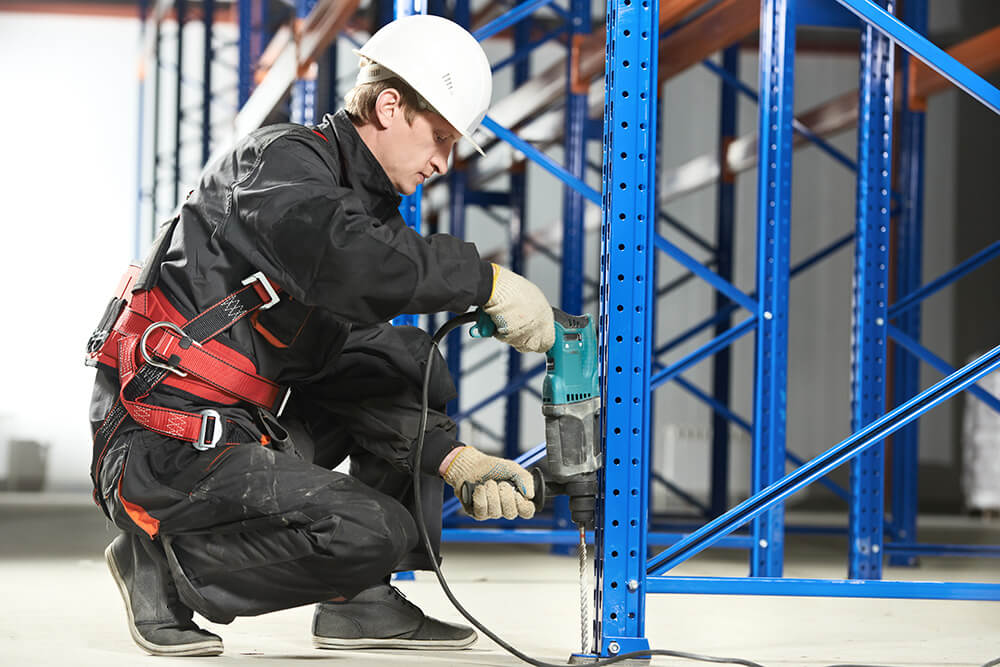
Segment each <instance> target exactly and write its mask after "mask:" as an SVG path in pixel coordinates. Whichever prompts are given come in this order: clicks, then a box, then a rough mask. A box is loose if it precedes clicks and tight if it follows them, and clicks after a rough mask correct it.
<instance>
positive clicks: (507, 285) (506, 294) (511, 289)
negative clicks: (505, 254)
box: [483, 264, 527, 312]
mask: <svg viewBox="0 0 1000 667" xmlns="http://www.w3.org/2000/svg"><path fill="white" fill-rule="evenodd" d="M519 279H520V280H519ZM519 282H520V283H525V282H527V280H525V279H524V278H522V277H521V276H519V275H518V274H516V273H514V272H513V271H509V270H507V269H505V268H503V267H502V266H500V265H499V264H494V265H493V291H492V292H491V293H490V298H489V300H488V301H487V302H486V304H485V305H484V306H483V307H484V308H486V309H487V310H486V312H490V309H492V308H496V307H497V306H499V305H501V304H503V303H505V302H507V301H509V300H510V298H511V297H512V296H515V295H516V292H517V291H518V289H519V288H521V289H523V287H524V285H523V284H522V285H518V283H519Z"/></svg>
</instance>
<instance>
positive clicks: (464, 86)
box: [354, 14, 493, 153]
mask: <svg viewBox="0 0 1000 667" xmlns="http://www.w3.org/2000/svg"><path fill="white" fill-rule="evenodd" d="M354 53H356V54H357V55H359V56H362V57H364V58H367V59H368V60H370V61H372V63H375V65H369V66H367V67H362V68H361V71H360V72H358V78H357V83H358V84H362V83H369V82H372V81H378V80H380V79H385V78H388V77H390V76H393V75H395V76H397V77H399V78H400V79H402V80H403V81H405V82H406V83H407V84H409V85H410V87H411V88H413V90H415V91H416V92H417V94H419V95H420V96H421V97H422V98H424V99H425V100H426V101H427V103H428V104H430V105H431V106H432V107H433V108H434V111H436V112H437V113H439V114H441V116H442V117H443V118H444V119H445V120H446V121H448V122H449V123H451V125H452V127H454V128H455V129H456V130H458V131H459V132H461V133H462V136H463V137H465V138H466V139H468V140H469V143H471V144H472V145H473V146H475V147H476V150H477V151H479V152H480V153H482V152H483V149H482V148H480V147H479V145H478V144H477V143H476V142H475V141H473V139H472V133H473V132H474V131H475V129H476V128H477V127H479V124H480V123H481V122H483V117H484V116H486V110H487V109H488V108H489V106H490V97H491V95H492V93H493V75H492V73H491V71H490V61H489V59H488V58H487V57H486V53H484V52H483V47H482V46H480V45H479V42H478V41H476V38H475V37H473V36H472V35H471V34H469V32H468V31H467V30H465V29H464V28H462V26H460V25H458V24H457V23H455V22H453V21H449V20H448V19H445V18H441V17H440V16H430V15H426V14H413V15H411V16H404V17H403V18H399V19H396V20H395V21H393V22H392V23H388V24H386V25H385V26H383V27H382V28H381V29H380V30H379V31H378V32H376V33H375V34H374V35H372V36H371V39H369V40H368V41H367V42H365V45H364V46H362V47H361V49H360V50H355V51H354ZM385 70H389V71H388V72H386V71H385Z"/></svg>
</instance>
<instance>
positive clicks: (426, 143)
mask: <svg viewBox="0 0 1000 667" xmlns="http://www.w3.org/2000/svg"><path fill="white" fill-rule="evenodd" d="M397 110H398V113H397V114H396V117H395V118H394V119H393V122H392V123H391V124H390V125H389V126H388V127H386V133H385V136H384V140H383V141H380V142H379V143H380V148H381V151H379V153H380V154H379V155H377V157H378V160H379V163H380V164H381V165H382V168H383V169H384V170H385V173H386V174H387V175H388V176H389V180H390V181H392V184H393V186H395V188H396V191H397V192H399V193H400V194H403V195H410V194H413V193H414V192H415V191H416V189H417V186H418V185H420V184H421V183H423V182H424V181H426V180H427V179H429V178H430V177H431V176H434V175H435V174H443V173H445V172H446V171H448V156H450V155H451V150H452V148H453V147H454V145H455V142H456V141H458V138H459V136H460V135H459V134H458V132H457V131H455V128H453V127H452V126H451V125H450V124H449V123H448V121H446V120H445V119H444V118H442V117H441V116H439V115H438V114H436V113H433V112H429V111H422V112H418V113H417V114H416V115H415V117H414V119H413V124H412V125H411V124H409V123H407V122H406V119H405V117H404V114H403V113H402V109H401V108H398V109H397Z"/></svg>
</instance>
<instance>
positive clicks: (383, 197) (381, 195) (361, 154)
mask: <svg viewBox="0 0 1000 667" xmlns="http://www.w3.org/2000/svg"><path fill="white" fill-rule="evenodd" d="M316 130H317V131H319V132H321V133H322V134H323V136H324V137H326V138H327V139H328V140H329V141H330V142H331V143H333V144H335V145H336V146H337V147H338V148H339V149H340V151H339V152H340V161H341V167H342V171H341V179H342V180H343V183H344V185H346V186H347V187H349V188H351V189H352V190H354V191H355V192H356V193H357V194H358V196H359V197H361V200H362V203H364V205H365V208H367V209H368V210H369V211H371V213H372V214H373V215H375V216H376V217H379V218H382V219H385V218H387V217H389V216H390V215H391V213H392V212H394V211H395V210H396V209H398V208H399V204H400V202H401V201H402V197H400V196H399V193H397V192H396V189H395V188H394V187H393V185H392V181H390V180H389V177H388V176H387V175H386V173H385V170H383V169H382V165H380V164H379V163H378V160H376V159H375V156H374V155H372V152H371V151H370V150H368V146H366V145H365V142H364V141H362V140H361V136H360V135H359V134H358V131H357V130H356V129H355V127H354V123H352V122H351V119H350V117H349V116H348V115H347V112H346V111H344V110H343V109H341V110H340V111H338V112H337V113H335V114H333V115H330V114H327V115H326V116H324V117H323V122H322V123H320V124H319V125H317V126H316Z"/></svg>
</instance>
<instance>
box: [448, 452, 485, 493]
mask: <svg viewBox="0 0 1000 667" xmlns="http://www.w3.org/2000/svg"><path fill="white" fill-rule="evenodd" d="M470 452H475V454H480V456H482V454H481V453H480V452H479V451H478V450H476V449H475V448H473V447H469V446H468V445H465V446H464V447H462V451H460V452H459V453H458V454H456V455H455V458H453V459H452V460H451V463H449V464H448V467H447V468H445V471H444V474H443V475H441V477H442V478H443V479H444V481H446V482H448V484H450V485H451V486H452V487H454V488H457V485H458V484H459V482H460V481H461V480H463V479H466V478H467V477H469V476H471V475H472V472H473V468H474V467H475V465H476V464H475V462H474V460H473V459H475V458H476V457H475V454H471V453H470Z"/></svg>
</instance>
